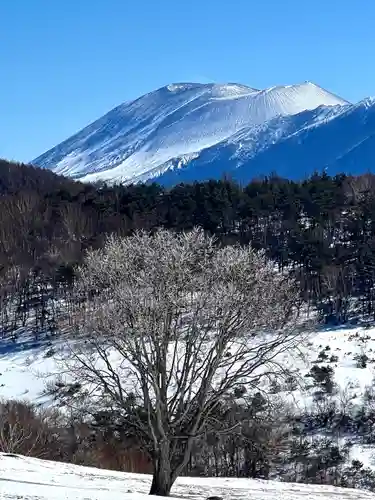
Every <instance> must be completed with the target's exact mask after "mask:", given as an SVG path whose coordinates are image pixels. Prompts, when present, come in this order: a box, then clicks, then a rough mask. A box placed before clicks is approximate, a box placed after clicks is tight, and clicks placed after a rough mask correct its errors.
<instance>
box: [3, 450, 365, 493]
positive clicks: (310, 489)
mask: <svg viewBox="0 0 375 500" xmlns="http://www.w3.org/2000/svg"><path fill="white" fill-rule="evenodd" d="M0 469H1V477H0V498H1V499H13V500H16V499H17V500H63V499H64V500H88V499H90V500H104V499H105V500H106V499H108V498H109V497H110V498H113V499H116V500H122V499H123V500H130V499H131V500H146V498H150V497H148V496H147V493H148V491H149V488H150V485H151V478H150V477H149V476H146V475H140V474H125V473H121V472H112V471H106V470H100V469H94V468H89V467H79V466H74V465H68V464H63V463H57V462H48V461H43V460H37V459H33V458H27V457H22V456H19V455H4V454H0ZM213 495H218V496H221V497H223V499H224V500H229V499H230V500H237V499H238V500H304V499H305V498H309V500H371V499H375V494H374V493H369V492H366V491H360V490H349V489H341V488H335V487H332V486H315V485H303V484H293V483H279V482H273V481H261V480H253V479H233V478H231V479H223V478H210V479H208V478H179V479H178V480H177V482H176V484H175V486H174V487H173V489H172V497H169V498H180V499H181V498H186V499H194V500H205V499H206V498H208V497H209V496H213ZM159 498H160V497H159Z"/></svg>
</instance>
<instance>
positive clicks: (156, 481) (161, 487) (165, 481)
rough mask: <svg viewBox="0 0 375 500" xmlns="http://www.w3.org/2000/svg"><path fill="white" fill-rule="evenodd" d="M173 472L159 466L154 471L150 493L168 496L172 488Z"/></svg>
mask: <svg viewBox="0 0 375 500" xmlns="http://www.w3.org/2000/svg"><path fill="white" fill-rule="evenodd" d="M172 484H173V483H172V480H171V474H170V472H169V470H168V469H165V468H162V467H157V468H156V469H155V471H154V475H153V478H152V484H151V489H150V493H149V494H150V495H156V496H160V497H167V496H169V493H170V492H171V488H172Z"/></svg>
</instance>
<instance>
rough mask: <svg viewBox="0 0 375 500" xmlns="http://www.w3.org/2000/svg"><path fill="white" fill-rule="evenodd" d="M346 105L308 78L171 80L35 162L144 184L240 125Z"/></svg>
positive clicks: (250, 125) (77, 175)
mask: <svg viewBox="0 0 375 500" xmlns="http://www.w3.org/2000/svg"><path fill="white" fill-rule="evenodd" d="M346 104H348V103H347V102H346V101H344V100H343V99H341V98H339V97H337V96H335V95H333V94H330V93H329V92H327V91H325V90H323V89H322V88H320V87H318V86H317V85H314V84H312V83H310V82H306V83H303V84H299V85H290V86H279V87H272V88H269V89H266V90H255V89H253V88H250V87H246V86H244V85H238V84H226V85H216V84H193V83H186V84H184V83H183V84H173V85H168V86H167V87H163V88H161V89H159V90H157V91H155V92H151V93H150V94H147V95H145V96H143V97H140V98H139V99H136V100H135V101H132V102H129V103H124V104H122V105H120V106H118V107H117V108H115V109H113V110H112V111H110V112H109V113H108V114H106V115H105V116H103V117H102V118H100V119H99V120H97V121H96V122H94V123H92V124H91V125H89V126H88V127H86V128H85V129H83V130H82V131H80V132H78V133H77V134H76V135H74V136H72V137H71V138H69V139H67V140H66V141H65V142H63V143H61V144H60V145H58V146H56V147H55V148H53V149H52V150H50V151H48V152H47V153H45V154H43V155H41V156H40V157H38V158H36V159H35V160H33V162H32V163H33V164H35V165H37V166H40V167H42V168H50V169H52V170H53V171H55V172H56V173H59V174H62V175H68V176H72V177H74V178H80V179H81V180H83V181H96V180H106V181H114V182H130V181H146V180H148V179H152V178H157V177H159V176H160V175H161V174H163V173H165V172H166V171H168V170H169V169H171V168H174V167H176V166H184V169H183V170H185V169H186V168H188V167H186V166H188V165H189V163H190V161H192V160H194V159H196V158H197V157H198V156H199V153H200V152H201V151H204V150H206V149H207V148H211V147H213V146H216V145H218V144H221V143H222V142H223V141H226V140H228V139H229V138H231V137H232V136H234V135H235V134H236V133H238V132H239V131H240V130H243V129H252V128H253V127H257V126H260V125H262V124H264V123H266V122H268V121H269V120H272V119H274V118H275V117H280V116H291V115H296V114H298V113H300V112H302V111H305V110H313V109H316V108H318V107H319V106H343V105H346ZM201 175H204V174H201Z"/></svg>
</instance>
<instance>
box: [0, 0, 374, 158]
mask: <svg viewBox="0 0 375 500" xmlns="http://www.w3.org/2000/svg"><path fill="white" fill-rule="evenodd" d="M374 20H375V1H374V0H356V1H353V0H341V1H338V0H264V1H263V0H0V21H1V28H0V70H1V78H0V157H6V158H9V159H15V160H19V161H27V160H31V159H32V158H34V157H36V156H38V155H39V154H41V153H43V152H44V151H45V150H47V149H49V148H51V147H53V146H54V145H56V144H57V143H59V142H61V141H62V140H64V139H65V138H67V137H68V136H70V135H71V134H73V133H74V132H76V131H78V130H79V129H80V128H82V127H83V126H85V125H87V124H88V123H89V122H91V121H93V120H94V119H96V118H98V117H99V116H101V115H102V114H104V113H105V112H107V111H109V110H110V109H111V108H112V107H114V106H116V105H117V104H120V103H121V102H123V101H125V100H128V99H133V98H135V97H137V96H139V95H142V94H144V93H145V92H148V91H151V90H153V89H155V88H158V87H160V86H162V85H165V84H167V83H171V82H178V81H203V82H207V81H215V82H227V81H232V82H240V83H244V84H248V85H250V86H253V87H258V88H264V87H268V86H272V85H277V84H290V83H297V82H302V81H304V80H311V81H314V82H315V83H318V84H320V85H322V86H323V87H325V88H327V89H328V90H331V91H333V92H335V93H338V94H340V95H341V96H343V97H345V98H347V99H349V100H353V101H356V100H359V99H361V98H363V97H365V96H368V95H375V64H374V47H375V29H374Z"/></svg>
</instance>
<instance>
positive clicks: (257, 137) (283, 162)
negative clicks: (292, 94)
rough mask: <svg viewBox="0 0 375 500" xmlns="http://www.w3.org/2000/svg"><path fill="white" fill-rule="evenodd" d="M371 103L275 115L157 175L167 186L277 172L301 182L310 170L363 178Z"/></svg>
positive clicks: (374, 143) (374, 142)
mask: <svg viewBox="0 0 375 500" xmlns="http://www.w3.org/2000/svg"><path fill="white" fill-rule="evenodd" d="M374 158H375V102H374V101H372V100H368V99H366V100H365V101H362V102H360V103H358V104H356V105H352V106H344V107H342V106H336V107H332V108H327V107H320V108H318V109H316V110H313V111H304V112H302V113H299V114H298V115H294V116H289V117H282V116H280V117H277V118H275V119H273V120H270V121H269V122H266V123H265V124H263V125H262V126H260V127H248V128H244V129H242V130H241V131H240V132H239V133H237V134H235V135H233V136H232V137H230V138H229V139H227V140H225V141H222V142H220V143H219V144H216V145H214V146H212V147H210V148H207V149H206V150H204V151H202V152H200V154H199V155H197V157H196V158H195V159H193V160H192V161H190V162H189V164H188V165H187V167H185V168H180V169H177V168H174V169H173V168H172V169H170V170H167V171H165V172H164V173H163V175H162V176H159V178H158V182H160V183H162V184H166V185H170V184H176V183H178V182H181V181H185V182H186V181H192V180H204V179H207V178H216V179H217V178H220V177H221V176H222V175H223V173H226V174H230V176H231V177H232V178H234V179H236V180H238V181H240V182H242V183H247V182H249V181H250V180H251V179H252V178H254V177H256V176H258V175H263V174H269V173H270V172H272V171H276V172H277V174H278V175H280V176H282V177H285V178H289V179H297V180H298V179H301V178H304V177H305V176H308V175H311V174H312V173H313V172H314V171H321V170H322V169H325V170H326V171H327V172H328V174H330V175H335V174H336V173H339V172H347V173H351V174H361V173H364V172H366V171H367V170H373V168H374V160H373V159H374Z"/></svg>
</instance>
